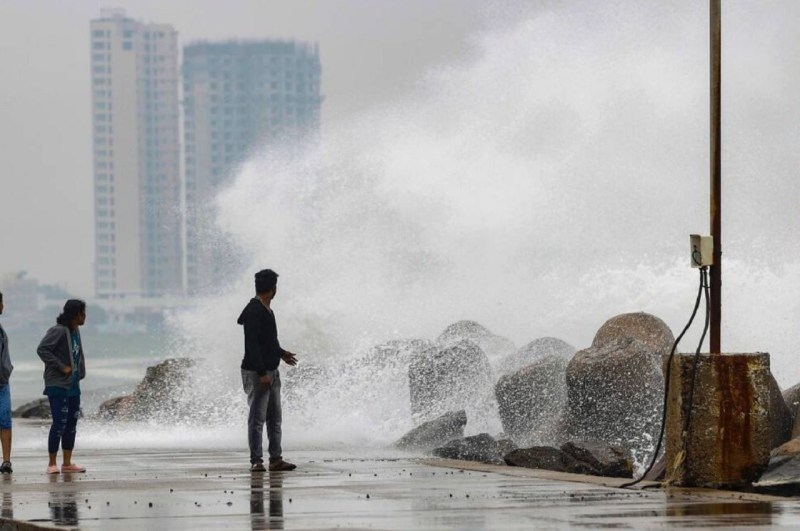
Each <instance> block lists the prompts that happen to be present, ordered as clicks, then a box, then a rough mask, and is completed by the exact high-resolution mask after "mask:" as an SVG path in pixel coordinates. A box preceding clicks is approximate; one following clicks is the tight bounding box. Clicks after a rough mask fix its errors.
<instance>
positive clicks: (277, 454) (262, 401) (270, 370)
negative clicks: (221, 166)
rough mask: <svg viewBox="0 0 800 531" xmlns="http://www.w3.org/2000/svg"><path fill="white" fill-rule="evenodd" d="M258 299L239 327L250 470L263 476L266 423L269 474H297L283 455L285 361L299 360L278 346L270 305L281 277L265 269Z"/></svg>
mask: <svg viewBox="0 0 800 531" xmlns="http://www.w3.org/2000/svg"><path fill="white" fill-rule="evenodd" d="M255 279H256V296H255V297H253V298H252V299H250V302H249V303H247V306H245V307H244V310H242V314H241V315H240V316H239V320H238V323H239V324H240V325H242V326H244V359H243V360H242V385H243V387H244V392H245V393H247V403H248V405H249V406H250V413H249V414H248V416H247V442H248V444H249V445H250V470H252V471H254V472H263V471H265V470H266V469H265V468H264V457H263V456H264V453H263V452H264V449H263V437H264V422H266V423H267V438H268V439H269V447H268V451H269V470H271V471H275V470H294V469H295V468H296V466H295V465H293V464H292V463H289V462H287V461H284V460H283V456H282V455H281V378H280V373H279V372H278V365H279V364H280V362H281V360H283V361H284V363H286V364H288V365H297V358H296V357H295V355H294V354H292V353H291V352H289V351H288V350H284V349H283V348H281V345H280V343H279V342H278V327H277V325H276V324H275V314H274V313H272V309H271V308H270V303H271V302H272V299H273V298H274V297H275V293H276V291H277V289H278V274H277V273H276V272H275V271H273V270H271V269H264V270H262V271H259V272H258V273H256V275H255Z"/></svg>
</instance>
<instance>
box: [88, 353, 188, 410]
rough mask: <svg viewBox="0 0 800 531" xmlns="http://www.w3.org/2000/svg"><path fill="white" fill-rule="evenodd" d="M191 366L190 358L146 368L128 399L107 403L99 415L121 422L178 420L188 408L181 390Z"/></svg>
mask: <svg viewBox="0 0 800 531" xmlns="http://www.w3.org/2000/svg"><path fill="white" fill-rule="evenodd" d="M194 365H195V360H193V359H191V358H172V359H168V360H165V361H163V362H161V363H159V364H158V365H154V366H152V367H148V368H147V371H146V372H145V376H144V378H143V379H142V381H141V382H139V385H137V386H136V389H134V391H133V393H132V394H131V395H130V396H127V397H116V398H112V399H110V400H106V401H105V402H103V403H102V404H101V405H100V409H99V411H98V415H99V416H100V417H101V418H104V419H107V420H122V421H132V420H152V419H158V418H170V419H172V418H180V417H181V416H182V415H183V412H184V411H183V410H184V409H185V408H186V407H188V405H187V404H186V403H185V402H182V401H181V399H180V390H181V388H182V387H183V384H184V382H185V381H186V378H187V376H188V374H189V369H190V368H192V367H193V366H194Z"/></svg>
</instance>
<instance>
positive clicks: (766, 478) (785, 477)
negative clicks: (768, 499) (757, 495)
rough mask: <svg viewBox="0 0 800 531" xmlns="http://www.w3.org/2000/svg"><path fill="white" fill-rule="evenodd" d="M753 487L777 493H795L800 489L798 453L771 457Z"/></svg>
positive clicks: (799, 457) (799, 459) (799, 456)
mask: <svg viewBox="0 0 800 531" xmlns="http://www.w3.org/2000/svg"><path fill="white" fill-rule="evenodd" d="M753 486H754V487H757V488H759V489H767V490H768V491H770V492H776V493H779V494H792V495H796V494H797V493H798V490H800V455H798V454H794V455H781V456H776V457H772V458H771V459H770V460H769V466H768V467H767V469H766V470H765V471H764V473H763V474H761V477H760V478H759V479H758V481H757V482H755V483H753Z"/></svg>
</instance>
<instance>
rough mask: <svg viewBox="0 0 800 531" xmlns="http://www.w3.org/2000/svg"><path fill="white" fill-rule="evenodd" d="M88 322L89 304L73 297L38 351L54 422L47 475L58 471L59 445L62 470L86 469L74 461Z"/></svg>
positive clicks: (48, 447)
mask: <svg viewBox="0 0 800 531" xmlns="http://www.w3.org/2000/svg"><path fill="white" fill-rule="evenodd" d="M85 322H86V303H85V302H83V301H82V300H78V299H70V300H68V301H67V302H66V303H65V304H64V311H63V312H62V313H61V315H59V316H58V319H56V325H55V326H53V327H51V328H50V329H49V330H48V331H47V333H46V334H45V336H44V338H42V341H41V342H40V343H39V348H38V349H36V352H37V354H39V357H40V358H41V359H42V361H43V362H44V386H45V387H44V394H45V395H47V398H48V399H49V400H50V412H51V413H52V415H53V424H52V425H51V426H50V435H49V437H48V439H47V451H48V453H49V454H50V461H49V463H48V465H47V473H48V474H58V472H59V469H58V465H57V464H56V457H57V455H58V447H59V445H60V446H61V449H62V450H63V456H62V463H61V472H86V469H85V468H84V467H82V466H79V465H76V464H75V463H73V462H72V449H73V448H74V447H75V435H76V433H77V425H78V417H80V414H81V387H80V381H81V380H83V378H84V377H86V360H85V357H84V353H83V343H82V342H81V333H80V330H79V327H81V326H83V324H84V323H85Z"/></svg>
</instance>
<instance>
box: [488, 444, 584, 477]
mask: <svg viewBox="0 0 800 531" xmlns="http://www.w3.org/2000/svg"><path fill="white" fill-rule="evenodd" d="M503 460H504V461H505V462H506V464H507V465H509V466H518V467H522V468H536V469H539V470H552V471H554V472H569V473H571V474H588V475H593V476H597V475H599V473H598V471H597V470H595V469H594V468H592V467H591V465H589V464H587V463H583V462H580V461H578V460H577V459H575V458H574V457H572V456H571V455H569V454H567V453H565V452H563V451H562V450H560V449H558V448H552V447H550V446H532V447H531V448H518V449H516V450H513V451H511V452H509V453H507V454H506V455H505V456H504V457H503Z"/></svg>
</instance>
